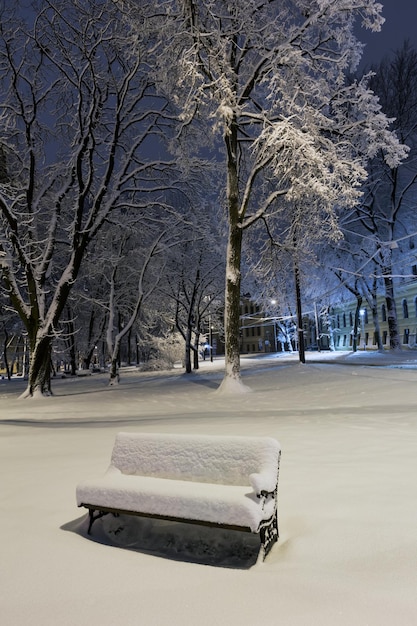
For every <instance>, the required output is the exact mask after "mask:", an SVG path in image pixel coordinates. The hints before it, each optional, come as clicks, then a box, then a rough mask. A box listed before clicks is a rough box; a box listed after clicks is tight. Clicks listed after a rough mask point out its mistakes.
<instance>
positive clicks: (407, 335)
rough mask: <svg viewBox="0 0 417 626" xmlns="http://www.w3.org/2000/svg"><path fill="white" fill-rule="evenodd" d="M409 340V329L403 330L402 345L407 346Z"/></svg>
mask: <svg viewBox="0 0 417 626" xmlns="http://www.w3.org/2000/svg"><path fill="white" fill-rule="evenodd" d="M409 339H410V329H409V328H404V335H403V343H405V344H407V343H408V341H409Z"/></svg>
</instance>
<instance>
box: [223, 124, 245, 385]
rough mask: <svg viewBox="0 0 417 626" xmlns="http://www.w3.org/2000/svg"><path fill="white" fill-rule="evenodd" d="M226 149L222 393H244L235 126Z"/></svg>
mask: <svg viewBox="0 0 417 626" xmlns="http://www.w3.org/2000/svg"><path fill="white" fill-rule="evenodd" d="M225 142H226V148H227V201H228V211H229V234H228V241H227V253H226V288H225V307H224V331H225V373H224V378H223V381H222V384H221V385H220V389H221V390H231V391H233V390H237V389H241V390H247V387H245V386H244V385H243V384H242V380H241V375H240V332H239V331H240V285H241V258H242V234H243V233H242V228H241V216H240V214H239V180H238V165H237V158H238V157H237V154H238V142H237V128H236V124H232V125H231V127H230V131H229V132H228V133H226V136H225Z"/></svg>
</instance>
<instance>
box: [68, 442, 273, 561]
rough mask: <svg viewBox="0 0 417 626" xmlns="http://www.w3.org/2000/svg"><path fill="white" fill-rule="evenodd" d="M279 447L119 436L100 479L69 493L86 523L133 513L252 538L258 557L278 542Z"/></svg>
mask: <svg viewBox="0 0 417 626" xmlns="http://www.w3.org/2000/svg"><path fill="white" fill-rule="evenodd" d="M280 454H281V451H280V446H279V443H278V442H277V441H276V440H275V439H271V438H269V437H234V436H225V437H223V436H208V435H207V436H206V435H205V436H198V435H172V434H171V435H167V434H149V433H119V434H118V435H117V436H116V441H115V444H114V447H113V452H112V457H111V464H110V466H109V468H108V470H107V471H106V472H105V474H104V475H102V476H101V477H98V478H95V479H91V480H86V481H83V482H81V483H80V484H78V486H77V504H78V506H83V507H86V508H87V509H89V516H90V523H89V527H88V533H90V531H91V526H92V524H93V522H94V520H96V519H98V518H99V517H102V516H103V515H105V514H106V513H116V514H121V513H123V514H126V513H128V514H133V515H141V516H144V517H153V518H161V519H165V520H173V521H182V522H191V523H194V524H203V525H208V526H215V527H219V528H228V529H234V530H242V531H246V532H252V533H259V534H260V538H261V545H262V549H263V556H264V557H265V556H266V554H267V553H268V552H269V550H270V549H271V547H272V545H273V544H274V543H275V542H276V541H277V539H278V519H277V491H278V472H279V461H280Z"/></svg>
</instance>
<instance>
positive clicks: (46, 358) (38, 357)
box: [20, 335, 52, 398]
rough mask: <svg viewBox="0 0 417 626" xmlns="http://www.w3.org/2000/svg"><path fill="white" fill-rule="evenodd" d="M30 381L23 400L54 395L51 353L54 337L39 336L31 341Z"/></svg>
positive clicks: (23, 394) (22, 395)
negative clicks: (52, 389)
mask: <svg viewBox="0 0 417 626" xmlns="http://www.w3.org/2000/svg"><path fill="white" fill-rule="evenodd" d="M31 346H32V347H31V351H30V365H29V380H28V386H27V388H26V390H25V391H24V392H23V393H22V394H21V396H20V397H21V398H28V397H33V396H35V397H36V396H42V395H52V391H51V352H52V337H51V336H50V335H45V336H42V337H39V336H37V337H36V338H35V339H34V341H33V342H32V341H31Z"/></svg>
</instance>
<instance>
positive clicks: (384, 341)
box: [382, 330, 388, 346]
mask: <svg viewBox="0 0 417 626" xmlns="http://www.w3.org/2000/svg"><path fill="white" fill-rule="evenodd" d="M387 340H388V331H387V330H384V332H383V333H382V343H383V344H384V346H385V344H386V343H387Z"/></svg>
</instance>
